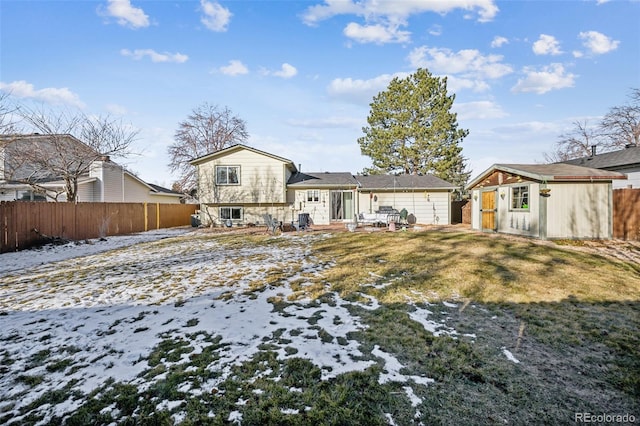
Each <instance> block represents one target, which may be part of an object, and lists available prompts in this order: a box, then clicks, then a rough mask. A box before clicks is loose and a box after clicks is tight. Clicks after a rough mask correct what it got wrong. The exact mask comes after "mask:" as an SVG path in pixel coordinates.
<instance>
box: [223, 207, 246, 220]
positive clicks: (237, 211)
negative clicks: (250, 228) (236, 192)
mask: <svg viewBox="0 0 640 426" xmlns="http://www.w3.org/2000/svg"><path fill="white" fill-rule="evenodd" d="M220 219H221V220H229V219H231V220H242V207H220Z"/></svg>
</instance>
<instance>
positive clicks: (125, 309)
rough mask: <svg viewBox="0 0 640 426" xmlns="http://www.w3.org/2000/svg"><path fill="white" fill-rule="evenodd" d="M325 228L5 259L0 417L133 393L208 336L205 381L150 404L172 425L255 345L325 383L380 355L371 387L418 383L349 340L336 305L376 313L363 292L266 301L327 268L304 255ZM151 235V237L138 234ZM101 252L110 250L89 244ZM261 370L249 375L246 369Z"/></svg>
mask: <svg viewBox="0 0 640 426" xmlns="http://www.w3.org/2000/svg"><path fill="white" fill-rule="evenodd" d="M168 237H170V238H168ZM329 237H330V236H329V235H328V234H311V233H308V234H298V235H293V234H292V235H286V236H281V237H274V238H271V239H267V240H265V241H262V242H261V243H259V244H256V243H252V242H247V243H246V244H243V243H242V242H241V240H233V242H232V243H225V242H220V240H221V238H220V237H213V236H211V235H200V234H197V233H194V232H190V233H186V234H184V235H177V236H176V235H175V234H174V236H172V232H171V231H165V232H156V233H150V234H149V233H147V234H140V235H138V236H133V237H117V238H113V239H110V240H109V241H96V242H94V243H93V244H84V245H80V246H75V245H68V246H61V247H47V248H45V249H42V250H35V251H29V252H21V253H9V254H7V255H3V257H1V258H0V259H2V266H1V269H2V270H3V271H2V272H1V273H2V275H1V276H0V280H1V281H0V283H1V287H0V342H2V347H1V348H0V359H2V364H3V367H2V371H1V372H2V375H1V376H0V400H1V401H2V402H0V419H2V420H4V421H5V422H7V423H9V424H12V423H15V424H20V423H22V422H30V421H35V422H36V423H38V422H40V423H43V424H44V423H47V422H49V421H51V420H52V419H63V418H65V417H66V416H69V415H70V414H72V413H74V412H75V411H76V410H78V408H79V407H81V406H82V405H83V404H86V402H87V395H90V394H91V393H92V392H94V391H96V390H100V389H102V390H103V392H104V389H106V388H108V385H109V384H110V383H127V384H132V385H134V386H136V388H137V389H138V391H144V390H145V389H147V388H149V387H150V386H151V383H157V382H158V381H159V380H164V379H166V374H167V371H169V370H170V369H171V368H172V367H173V366H176V365H180V364H188V363H190V360H192V359H193V358H194V357H195V356H197V355H200V354H202V353H203V352H204V351H207V350H208V348H211V347H212V346H215V348H216V349H215V357H214V358H213V362H211V363H210V364H209V365H207V366H206V368H207V369H208V370H209V371H210V373H211V374H209V375H210V376H211V377H209V378H207V380H204V381H203V380H201V377H197V378H195V379H193V378H192V379H193V380H189V379H187V380H185V381H184V383H180V384H179V386H178V388H179V389H180V394H181V395H184V397H183V398H181V399H178V400H176V401H166V400H164V401H163V400H159V399H158V400H157V401H156V403H157V409H158V410H162V409H164V410H167V411H170V412H172V413H173V418H174V420H175V421H179V420H180V419H182V418H183V417H184V416H185V415H186V413H185V411H184V408H185V407H184V406H185V405H186V404H185V401H186V400H187V399H188V398H189V397H193V396H196V397H197V396H198V395H200V394H202V393H208V394H211V392H212V391H213V392H215V391H216V389H217V387H218V386H219V384H220V383H222V382H224V381H225V380H228V379H229V378H230V376H231V375H232V367H234V366H241V365H242V364H243V363H244V362H247V361H249V360H251V359H252V357H254V356H255V355H256V354H257V353H258V352H260V351H261V350H264V349H269V350H271V351H274V352H275V353H276V354H277V357H278V359H280V360H284V359H287V358H293V357H297V358H304V359H310V360H311V361H312V362H313V364H314V365H315V366H317V367H318V368H319V369H320V370H319V371H320V376H321V379H323V380H326V379H328V378H331V377H336V376H337V375H339V374H342V373H345V372H349V371H363V370H365V369H367V368H368V367H370V366H372V365H374V364H376V363H379V364H381V366H382V367H384V369H385V373H384V374H381V375H380V382H381V383H385V382H387V381H393V382H401V383H404V382H406V381H409V382H411V383H414V384H420V385H427V384H428V383H429V382H431V381H432V379H430V378H428V377H424V376H411V375H408V376H405V375H403V374H401V370H402V365H401V364H400V363H399V362H398V361H397V360H396V359H395V357H394V356H393V355H391V354H387V353H385V352H384V351H382V350H380V348H379V347H377V346H376V348H375V350H374V351H373V353H372V354H373V357H371V356H364V355H363V354H362V353H361V352H360V349H359V347H360V344H359V342H357V341H356V340H354V339H352V338H350V337H349V335H350V333H352V332H355V331H357V330H359V329H362V328H363V325H362V324H361V323H360V320H359V318H358V316H356V315H353V314H352V313H351V312H350V311H349V310H348V306H349V305H358V306H363V307H365V308H367V309H374V308H375V307H376V305H375V300H371V301H370V304H369V305H366V304H365V305H363V304H361V303H359V302H353V303H350V302H346V301H345V300H342V299H341V298H340V297H339V296H338V295H337V294H335V293H328V294H327V295H326V296H325V297H324V299H323V303H318V302H317V301H315V302H314V301H311V300H305V299H302V300H298V301H296V303H284V304H283V305H282V306H281V307H280V308H275V307H274V306H277V305H274V303H277V302H278V301H282V302H285V301H286V300H287V297H288V296H290V295H291V294H292V293H293V290H292V289H291V285H290V284H291V283H297V285H298V287H300V286H302V287H304V286H305V285H306V284H307V283H309V282H311V281H317V280H319V279H321V277H322V271H323V269H324V268H326V267H327V266H328V265H326V264H322V262H319V261H318V259H316V258H314V257H313V256H312V255H311V250H310V244H311V240H314V239H322V238H329ZM155 238H161V239H160V240H158V241H149V240H153V239H155ZM222 239H223V238H222ZM137 241H142V242H141V243H137V244H133V243H135V242H137ZM145 241H146V242H145ZM118 246H120V247H119V248H118ZM105 249H110V250H111V251H107V252H101V253H98V252H99V251H101V250H105ZM85 253H86V255H85ZM65 255H66V256H65ZM69 256H72V257H69ZM65 257H69V258H66V259H65ZM270 276H276V277H277V280H274V279H270ZM428 314H429V312H428V311H427V310H425V309H416V311H415V312H413V313H412V316H415V317H416V318H418V319H419V320H420V321H421V322H423V323H424V324H425V326H427V327H429V328H430V329H431V330H436V329H439V328H441V327H442V325H441V324H436V323H434V322H430V321H429V320H428V319H427V317H428ZM445 332H449V331H448V330H445ZM213 340H215V342H216V343H215V345H213V344H212V341H213ZM163 342H180V344H179V345H178V346H179V347H180V348H181V350H180V351H177V350H174V351H168V352H167V353H164V354H162V353H161V354H160V355H158V357H159V359H158V360H157V361H156V362H154V363H150V361H149V359H150V357H151V356H152V354H153V353H154V350H157V349H156V348H157V346H158V345H161V344H162V343H163ZM183 346H184V347H183ZM185 347H188V349H186V348H185ZM150 364H153V369H152V368H151V366H150ZM160 370H161V371H162V372H161V373H159V374H156V373H157V372H158V371H160ZM214 373H215V374H214ZM264 374H265V372H264V371H256V377H258V376H261V375H264ZM254 379H255V378H254ZM274 379H275V380H277V379H278V378H274ZM406 389H407V391H406V392H407V395H409V396H412V398H414V400H415V398H416V397H415V395H414V393H413V391H412V390H411V387H410V386H407V388H406ZM240 405H241V404H240ZM121 411H122V410H119V409H117V408H116V407H108V408H106V409H105V411H104V412H103V414H109V415H111V416H113V418H114V419H118V418H119V415H121V414H122V413H121ZM215 414H216V413H211V416H215ZM231 417H232V418H229V419H230V420H233V419H234V418H235V419H238V420H240V419H241V415H239V414H234V415H233V416H231Z"/></svg>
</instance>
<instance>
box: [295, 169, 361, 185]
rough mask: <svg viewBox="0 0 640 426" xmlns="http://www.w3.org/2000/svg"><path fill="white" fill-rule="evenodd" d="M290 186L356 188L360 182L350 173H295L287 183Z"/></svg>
mask: <svg viewBox="0 0 640 426" xmlns="http://www.w3.org/2000/svg"><path fill="white" fill-rule="evenodd" d="M287 185H288V186H333V187H344V186H348V187H355V186H357V185H358V181H357V180H355V178H354V177H353V175H352V174H351V173H348V172H313V173H302V172H298V173H294V174H293V175H291V177H290V178H289V182H287Z"/></svg>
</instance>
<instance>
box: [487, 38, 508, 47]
mask: <svg viewBox="0 0 640 426" xmlns="http://www.w3.org/2000/svg"><path fill="white" fill-rule="evenodd" d="M508 43H509V39H507V38H506V37H502V36H495V37H494V38H493V40H492V41H491V47H493V48H496V47H502V46H504V45H505V44H508Z"/></svg>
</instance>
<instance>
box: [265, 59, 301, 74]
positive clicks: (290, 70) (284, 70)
mask: <svg viewBox="0 0 640 426" xmlns="http://www.w3.org/2000/svg"><path fill="white" fill-rule="evenodd" d="M260 72H261V73H262V74H263V75H273V76H276V77H282V78H291V77H294V76H295V75H297V74H298V70H297V69H296V67H294V66H293V65H291V64H287V63H286V62H285V63H284V64H282V67H281V68H280V69H279V70H278V71H270V70H268V69H266V68H263V69H261V70H260Z"/></svg>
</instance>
